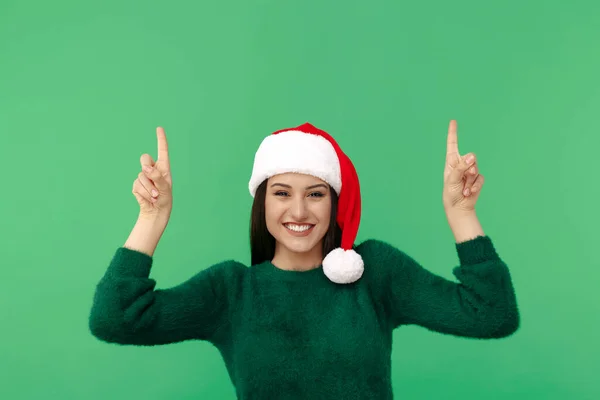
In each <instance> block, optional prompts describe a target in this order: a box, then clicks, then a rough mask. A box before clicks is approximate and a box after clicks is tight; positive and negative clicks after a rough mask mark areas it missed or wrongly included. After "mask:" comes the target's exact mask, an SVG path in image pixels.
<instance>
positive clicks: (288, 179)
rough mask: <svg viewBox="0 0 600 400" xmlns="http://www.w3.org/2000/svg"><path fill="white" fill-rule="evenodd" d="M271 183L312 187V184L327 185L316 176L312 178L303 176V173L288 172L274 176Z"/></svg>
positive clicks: (270, 180) (270, 179)
mask: <svg viewBox="0 0 600 400" xmlns="http://www.w3.org/2000/svg"><path fill="white" fill-rule="evenodd" d="M269 182H271V183H274V182H281V183H286V184H289V185H294V184H298V185H310V184H317V183H325V184H327V182H325V181H324V180H322V179H320V178H317V177H316V176H312V175H309V174H303V173H299V172H286V173H283V174H277V175H273V176H272V177H270V178H269Z"/></svg>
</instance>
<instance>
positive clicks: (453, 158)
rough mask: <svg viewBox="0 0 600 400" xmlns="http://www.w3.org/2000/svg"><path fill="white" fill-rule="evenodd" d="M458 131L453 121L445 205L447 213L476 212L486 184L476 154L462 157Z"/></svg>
mask: <svg viewBox="0 0 600 400" xmlns="http://www.w3.org/2000/svg"><path fill="white" fill-rule="evenodd" d="M456 130H457V129H456V121H455V120H451V121H450V126H449V127H448V140H447V149H446V166H445V168H444V189H443V203H444V209H445V210H446V213H448V212H454V211H456V212H459V213H460V212H472V211H474V210H475V203H477V199H479V195H480V193H481V188H482V187H483V182H484V178H483V175H481V174H480V173H479V167H478V165H477V158H476V157H475V154H473V153H468V154H466V155H465V156H461V155H460V153H459V151H458V137H457V134H456ZM470 157H471V159H469V158H470Z"/></svg>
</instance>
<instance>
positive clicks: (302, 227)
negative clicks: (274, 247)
mask: <svg viewBox="0 0 600 400" xmlns="http://www.w3.org/2000/svg"><path fill="white" fill-rule="evenodd" d="M285 227H286V228H288V229H291V230H292V231H294V232H304V231H307V230H309V229H310V228H311V227H312V225H292V224H286V225H285Z"/></svg>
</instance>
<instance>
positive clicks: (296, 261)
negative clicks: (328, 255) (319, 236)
mask: <svg viewBox="0 0 600 400" xmlns="http://www.w3.org/2000/svg"><path fill="white" fill-rule="evenodd" d="M275 247H276V248H275V256H274V257H273V260H271V263H272V264H273V265H274V266H276V267H277V268H280V269H284V270H289V271H309V270H311V269H315V268H318V267H319V266H320V265H321V264H322V262H323V256H322V254H323V252H322V251H321V246H320V245H317V246H315V247H314V248H313V249H312V250H311V251H309V252H305V253H295V252H292V251H289V250H288V249H286V248H285V247H283V246H275Z"/></svg>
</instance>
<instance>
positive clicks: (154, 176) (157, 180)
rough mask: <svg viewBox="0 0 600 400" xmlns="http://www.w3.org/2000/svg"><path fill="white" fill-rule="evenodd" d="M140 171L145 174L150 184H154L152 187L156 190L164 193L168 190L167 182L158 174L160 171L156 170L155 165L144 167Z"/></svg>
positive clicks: (160, 173)
mask: <svg viewBox="0 0 600 400" xmlns="http://www.w3.org/2000/svg"><path fill="white" fill-rule="evenodd" d="M142 169H143V171H144V174H146V176H147V177H148V178H149V179H151V180H152V182H154V186H156V188H157V189H158V190H159V191H160V192H163V193H164V192H167V191H168V190H169V189H170V186H169V184H168V182H167V181H166V180H165V178H164V176H163V174H162V172H160V170H159V169H158V168H156V165H155V166H154V167H150V166H149V165H145V166H144V168H142Z"/></svg>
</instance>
